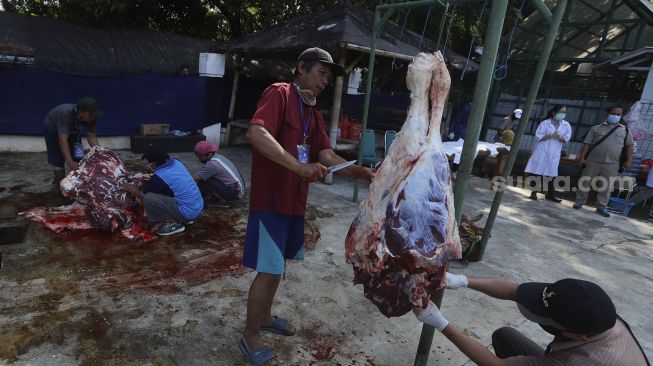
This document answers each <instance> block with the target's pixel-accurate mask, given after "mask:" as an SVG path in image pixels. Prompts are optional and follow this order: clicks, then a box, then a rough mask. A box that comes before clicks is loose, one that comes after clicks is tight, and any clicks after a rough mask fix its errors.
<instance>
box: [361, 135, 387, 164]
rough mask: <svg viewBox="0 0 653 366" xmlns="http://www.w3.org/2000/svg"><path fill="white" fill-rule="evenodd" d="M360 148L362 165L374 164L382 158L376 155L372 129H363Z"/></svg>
mask: <svg viewBox="0 0 653 366" xmlns="http://www.w3.org/2000/svg"><path fill="white" fill-rule="evenodd" d="M361 148H362V149H363V165H367V166H371V167H373V166H376V165H377V164H379V163H380V162H381V161H383V158H381V157H379V156H376V138H375V136H374V130H365V132H363V136H362V137H361Z"/></svg>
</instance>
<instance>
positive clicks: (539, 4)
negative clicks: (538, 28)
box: [532, 0, 551, 24]
mask: <svg viewBox="0 0 653 366" xmlns="http://www.w3.org/2000/svg"><path fill="white" fill-rule="evenodd" d="M532 1H533V6H534V7H535V9H537V11H538V12H540V15H542V17H543V18H544V20H546V22H547V23H549V24H551V10H549V8H548V7H547V6H546V4H544V1H543V0H532Z"/></svg>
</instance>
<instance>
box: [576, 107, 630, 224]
mask: <svg viewBox="0 0 653 366" xmlns="http://www.w3.org/2000/svg"><path fill="white" fill-rule="evenodd" d="M607 111H608V117H607V118H606V120H605V122H603V123H601V124H600V125H597V126H593V127H592V128H591V129H590V130H589V132H588V133H587V136H585V140H584V141H583V148H582V150H581V152H580V157H579V158H580V164H581V166H584V168H583V172H582V174H581V177H580V179H579V180H578V190H577V191H576V202H575V203H574V208H575V209H579V208H581V207H583V205H584V204H585V202H587V196H588V194H589V191H590V187H592V186H594V187H597V188H598V189H597V193H598V194H597V200H598V207H597V208H596V212H597V213H598V214H599V215H601V216H604V217H610V213H609V212H608V201H609V200H610V194H611V193H612V183H613V182H614V178H615V177H616V176H617V174H618V173H619V168H623V169H624V170H629V169H630V165H631V163H632V161H633V142H634V141H633V136H632V134H631V133H630V130H629V129H628V128H627V127H626V126H624V125H623V124H621V123H619V122H620V121H621V116H622V115H623V108H621V107H618V106H614V107H610V108H608V109H607ZM624 147H625V149H626V161H625V162H624V163H623V165H622V166H620V157H621V152H622V150H623V149H624ZM597 178H602V179H601V181H602V182H601V183H598V182H597V183H596V184H591V183H592V181H594V180H596V179H597Z"/></svg>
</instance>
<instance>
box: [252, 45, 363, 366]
mask: <svg viewBox="0 0 653 366" xmlns="http://www.w3.org/2000/svg"><path fill="white" fill-rule="evenodd" d="M342 73H343V69H342V67H341V66H340V65H338V64H335V63H333V59H332V58H331V55H330V54H329V53H328V52H327V51H325V50H322V49H320V48H317V47H313V48H309V49H307V50H305V51H304V52H302V54H301V55H300V56H299V58H298V59H297V67H296V69H295V74H294V80H293V82H292V83H276V84H272V85H271V86H270V87H268V88H267V89H266V90H265V91H264V92H263V95H262V96H261V98H260V99H259V101H258V104H257V109H256V113H254V116H253V117H252V120H251V122H250V124H249V129H248V130H247V138H248V140H249V142H250V143H251V144H252V146H253V147H254V151H253V153H252V186H251V202H250V213H249V219H248V223H247V236H246V240H245V249H244V253H243V264H244V265H245V266H246V267H250V268H253V269H255V270H256V271H257V272H258V273H257V275H256V278H255V279H254V281H253V282H252V285H251V287H250V289H249V298H248V301H247V324H246V326H245V331H244V334H243V338H242V339H241V341H240V349H241V351H242V352H243V353H244V354H245V356H246V357H247V358H248V360H249V361H250V362H251V363H252V364H254V365H274V364H275V363H274V360H273V359H274V357H275V356H274V354H273V353H272V352H271V351H270V349H268V348H267V347H266V346H265V345H264V343H263V339H262V338H261V331H262V330H265V331H271V332H275V333H278V334H281V335H285V336H291V335H294V334H295V328H294V327H293V325H292V324H290V322H288V321H287V320H286V319H283V318H281V317H277V316H272V313H271V308H272V302H273V300H274V296H275V293H276V291H277V287H278V286H279V281H280V279H281V275H282V274H283V273H284V272H285V262H286V259H303V258H304V246H303V245H304V213H305V211H306V198H307V196H308V185H309V183H311V182H316V181H318V180H321V179H323V178H324V177H325V176H326V175H327V174H328V170H327V166H332V165H336V164H339V163H343V162H344V161H345V160H344V159H342V158H341V157H339V156H338V155H336V154H335V153H334V152H333V150H332V149H331V145H330V143H329V137H328V136H327V134H326V132H325V127H324V120H323V119H322V114H321V113H320V111H319V109H318V108H317V106H316V105H315V98H316V97H317V96H318V95H319V94H320V93H321V92H322V91H324V89H325V88H326V86H327V82H328V79H329V77H330V76H332V75H335V76H338V75H342ZM339 172H340V173H342V174H343V175H347V176H350V177H354V178H357V179H364V180H368V181H369V180H371V179H372V177H373V176H374V173H373V172H372V171H371V170H370V169H368V168H363V167H360V166H356V165H353V166H351V167H348V168H345V169H343V170H340V171H339Z"/></svg>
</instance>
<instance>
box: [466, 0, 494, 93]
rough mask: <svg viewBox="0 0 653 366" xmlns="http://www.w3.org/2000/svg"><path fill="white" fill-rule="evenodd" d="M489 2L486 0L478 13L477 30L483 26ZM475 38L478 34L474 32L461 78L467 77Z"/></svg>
mask: <svg viewBox="0 0 653 366" xmlns="http://www.w3.org/2000/svg"><path fill="white" fill-rule="evenodd" d="M488 3H489V0H485V1H484V2H483V8H482V9H481V12H480V13H479V14H478V20H477V21H476V30H478V29H479V28H480V27H481V20H482V19H483V14H485V9H487V4H488ZM475 40H476V35H475V34H472V42H471V43H470V44H469V52H468V53H467V60H466V61H465V67H464V68H463V72H462V73H461V74H460V80H463V79H464V78H465V73H466V72H467V69H468V68H469V61H470V57H471V56H472V50H473V49H474V41H475Z"/></svg>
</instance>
